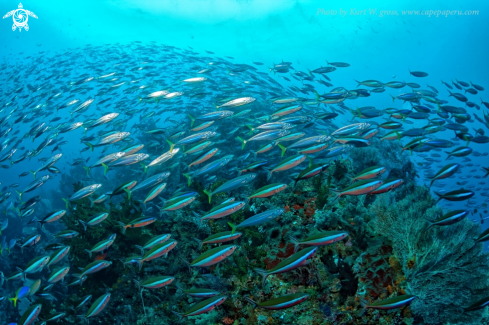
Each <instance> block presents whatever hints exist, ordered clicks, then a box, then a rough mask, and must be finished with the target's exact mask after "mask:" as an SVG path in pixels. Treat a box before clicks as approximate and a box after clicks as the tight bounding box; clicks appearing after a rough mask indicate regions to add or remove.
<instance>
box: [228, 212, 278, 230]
mask: <svg viewBox="0 0 489 325" xmlns="http://www.w3.org/2000/svg"><path fill="white" fill-rule="evenodd" d="M284 212H285V210H284V209H271V210H267V211H264V212H262V213H258V214H256V215H254V216H253V217H250V218H248V219H246V220H245V221H243V222H241V223H240V224H239V225H234V224H233V223H231V222H228V224H229V226H230V227H231V229H232V233H233V234H234V233H235V231H236V229H238V228H244V227H252V226H257V225H260V224H262V223H265V222H267V221H270V220H273V219H275V218H277V217H279V216H280V215H281V214H282V213H284Z"/></svg>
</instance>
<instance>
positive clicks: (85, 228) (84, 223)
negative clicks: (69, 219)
mask: <svg viewBox="0 0 489 325" xmlns="http://www.w3.org/2000/svg"><path fill="white" fill-rule="evenodd" d="M78 221H79V222H80V223H81V225H82V226H83V230H84V231H87V223H86V222H85V221H83V220H78Z"/></svg>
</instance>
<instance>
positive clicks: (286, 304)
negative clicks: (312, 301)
mask: <svg viewBox="0 0 489 325" xmlns="http://www.w3.org/2000/svg"><path fill="white" fill-rule="evenodd" d="M309 297H310V296H309V294H307V293H295V294H290V295H285V296H281V297H278V298H273V299H270V300H267V301H264V302H260V303H256V302H254V301H253V300H251V299H250V298H247V297H245V299H246V301H248V302H249V303H251V304H252V305H253V306H254V307H255V308H256V307H259V308H263V309H268V310H279V309H286V308H290V307H293V306H295V305H298V304H300V303H302V302H304V301H306V300H307V299H309Z"/></svg>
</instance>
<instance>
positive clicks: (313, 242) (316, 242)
mask: <svg viewBox="0 0 489 325" xmlns="http://www.w3.org/2000/svg"><path fill="white" fill-rule="evenodd" d="M346 237H348V233H347V232H345V231H338V230H334V231H322V232H320V233H317V234H314V235H312V236H309V237H306V238H304V239H301V240H298V239H296V238H294V237H292V236H290V237H289V239H290V241H291V242H292V243H293V244H294V245H295V250H294V251H295V252H297V250H298V249H299V245H307V246H327V245H331V244H334V243H336V242H339V241H340V240H343V239H345V238H346Z"/></svg>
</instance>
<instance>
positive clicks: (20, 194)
mask: <svg viewBox="0 0 489 325" xmlns="http://www.w3.org/2000/svg"><path fill="white" fill-rule="evenodd" d="M15 192H17V194H19V201H22V194H23V193H22V192H19V191H15Z"/></svg>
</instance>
